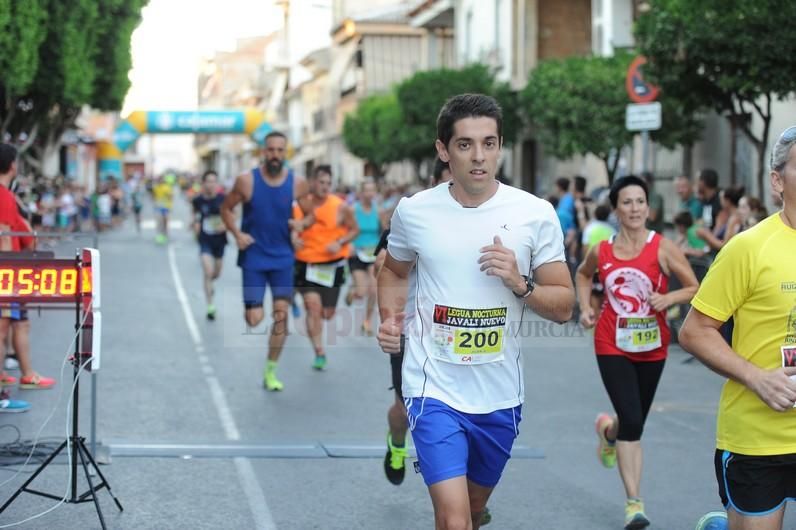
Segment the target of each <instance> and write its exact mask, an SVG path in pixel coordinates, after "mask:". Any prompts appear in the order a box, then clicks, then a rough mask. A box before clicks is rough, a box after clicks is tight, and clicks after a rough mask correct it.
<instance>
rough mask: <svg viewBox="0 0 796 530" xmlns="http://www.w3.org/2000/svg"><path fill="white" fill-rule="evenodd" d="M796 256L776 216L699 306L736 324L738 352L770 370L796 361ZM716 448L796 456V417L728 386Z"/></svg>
mask: <svg viewBox="0 0 796 530" xmlns="http://www.w3.org/2000/svg"><path fill="white" fill-rule="evenodd" d="M794 256H796V230H794V229H792V228H790V227H789V226H787V225H786V224H785V223H783V222H782V219H781V218H780V215H779V213H776V214H774V215H772V216H770V217H768V218H767V219H765V220H764V221H762V222H760V223H758V224H757V225H756V226H754V227H753V228H750V229H749V230H746V231H744V232H742V233H740V234H738V235H737V236H735V237H733V238H732V239H731V240H730V242H729V243H728V244H727V246H725V247H724V248H723V249H722V250H721V252H719V255H718V257H717V258H716V261H715V262H714V263H713V265H712V266H711V267H710V270H709V271H708V274H707V276H706V277H705V279H704V280H703V282H702V285H701V286H700V288H699V292H698V293H697V295H696V296H695V297H694V300H693V301H692V302H691V303H692V305H693V306H694V308H696V309H697V310H699V311H700V312H701V313H704V314H705V315H707V316H709V317H712V318H715V319H716V320H721V321H726V320H727V319H729V318H730V317H731V316H732V317H734V318H735V328H734V330H733V334H732V348H733V350H735V351H736V352H737V353H738V354H739V355H740V356H741V357H743V358H744V359H746V360H748V361H749V362H751V363H753V364H755V365H757V366H759V367H761V368H763V369H766V370H772V369H775V368H778V367H780V366H783V363H784V362H785V357H786V355H785V354H784V353H783V350H786V351H790V352H791V355H793V358H794V360H796V355H794V353H796V267H794V262H793V258H794ZM789 347H791V348H792V349H791V350H787V348H789ZM716 447H717V448H718V449H722V450H727V451H731V452H734V453H740V454H745V455H780V454H790V453H796V409H794V410H790V411H787V412H784V413H783V412H776V411H774V410H772V409H771V408H769V407H768V406H767V405H766V404H765V403H763V401H761V400H760V398H758V397H757V395H756V394H755V393H754V392H752V391H751V390H749V389H748V388H746V387H745V386H743V385H742V384H740V383H737V382H735V381H727V383H725V385H724V388H723V389H722V392H721V400H720V402H719V414H718V419H717V425H716Z"/></svg>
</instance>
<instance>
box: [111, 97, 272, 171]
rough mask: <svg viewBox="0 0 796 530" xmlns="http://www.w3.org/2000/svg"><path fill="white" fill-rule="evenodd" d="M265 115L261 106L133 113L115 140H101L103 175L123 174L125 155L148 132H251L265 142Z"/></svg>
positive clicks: (118, 128) (266, 126) (257, 141)
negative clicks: (240, 108) (254, 107)
mask: <svg viewBox="0 0 796 530" xmlns="http://www.w3.org/2000/svg"><path fill="white" fill-rule="evenodd" d="M271 129H272V128H271V125H270V124H269V123H268V122H267V121H266V120H265V114H264V113H263V112H262V111H259V110H257V109H243V110H215V111H213V110H193V111H142V110H137V111H134V112H132V113H130V115H129V116H127V118H125V119H124V120H122V122H121V123H120V124H119V126H118V127H116V131H114V133H113V140H112V141H110V142H100V143H99V175H100V178H102V179H104V178H106V177H107V176H109V175H112V176H114V177H116V178H121V177H122V157H123V154H124V152H125V151H126V150H127V148H128V147H130V146H131V145H133V144H134V143H135V141H136V140H137V139H138V137H139V136H141V135H142V134H144V133H151V134H184V133H205V134H250V135H251V137H252V139H253V140H254V141H255V142H256V143H257V144H258V145H262V143H263V141H264V140H265V136H266V135H267V134H268V133H269V132H270V131H271Z"/></svg>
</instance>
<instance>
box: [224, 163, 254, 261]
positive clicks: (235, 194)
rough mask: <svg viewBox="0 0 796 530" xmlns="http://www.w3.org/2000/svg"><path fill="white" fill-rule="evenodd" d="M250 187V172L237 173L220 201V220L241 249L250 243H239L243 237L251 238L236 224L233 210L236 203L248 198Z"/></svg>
mask: <svg viewBox="0 0 796 530" xmlns="http://www.w3.org/2000/svg"><path fill="white" fill-rule="evenodd" d="M251 189H252V181H251V174H250V173H244V174H243V175H239V176H238V177H237V178H236V179H235V184H234V185H233V186H232V189H231V190H230V191H229V193H227V195H226V196H225V197H224V202H222V203H221V220H222V221H224V226H225V227H226V228H227V230H229V232H230V233H231V234H232V236H233V237H234V238H235V241H236V242H237V243H238V247H240V248H241V249H243V248H246V247H247V246H249V245H250V244H251V241H250V242H249V243H248V244H247V245H241V243H242V242H243V240H244V239H246V238H248V239H251V236H249V235H248V234H246V233H244V232H242V231H241V230H240V229H239V228H238V227H237V226H236V222H235V211H234V210H235V207H236V206H237V205H238V204H240V203H242V202H245V201H247V200H248V199H249V197H250V195H251Z"/></svg>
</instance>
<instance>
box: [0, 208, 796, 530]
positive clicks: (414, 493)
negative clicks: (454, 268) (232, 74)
mask: <svg viewBox="0 0 796 530" xmlns="http://www.w3.org/2000/svg"><path fill="white" fill-rule="evenodd" d="M145 214H149V216H151V211H148V210H147V211H145ZM176 214H177V215H176V219H175V221H177V222H175V223H174V226H173V231H172V238H171V242H170V244H169V245H168V246H158V245H156V244H155V243H154V231H153V230H152V229H151V226H152V224H153V223H152V222H151V221H150V222H147V223H145V229H144V231H143V233H142V234H141V235H139V234H136V233H135V231H134V230H133V228H132V226H131V224H129V223H128V224H127V225H125V226H123V227H121V228H119V229H117V230H115V231H112V232H109V233H105V234H102V235H101V237H100V242H99V247H100V250H101V254H102V270H103V272H102V288H103V306H104V307H103V326H104V329H103V352H102V369H101V371H100V372H98V373H97V375H96V376H95V377H96V383H97V393H96V397H97V407H96V411H95V412H96V419H97V439H96V442H97V444H98V453H97V454H98V456H99V457H100V458H101V460H102V461H103V462H105V463H104V464H103V465H102V466H101V470H102V472H103V473H104V474H105V476H106V478H107V479H108V481H109V482H110V485H111V487H112V489H113V492H114V494H115V495H117V497H118V498H119V500H120V501H121V503H122V504H123V505H124V512H122V513H119V512H118V511H117V510H116V507H115V506H114V504H113V502H112V500H111V498H110V496H109V495H108V493H107V492H106V491H104V490H102V491H100V492H99V493H98V495H99V498H100V503H101V506H102V509H103V513H104V515H105V520H106V522H107V524H108V527H109V528H120V529H150V528H151V529H161V528H169V529H183V528H185V529H204V528H207V529H216V528H236V529H237V528H255V529H275V528H279V529H313V528H319V529H320V528H323V529H385V530H386V529H396V530H399V529H401V530H402V529H414V528H433V512H432V508H431V502H430V500H429V498H428V495H427V492H426V488H425V487H424V485H423V481H422V478H421V477H420V475H416V474H414V473H413V472H408V473H407V478H406V481H405V482H404V484H403V485H402V486H400V487H395V486H392V485H391V484H389V483H388V482H387V481H386V479H385V478H384V474H383V471H382V458H383V454H384V440H385V435H386V411H387V408H388V406H389V404H390V403H391V400H392V392H391V391H390V390H388V387H389V386H390V376H389V362H388V359H387V357H386V355H385V354H383V353H381V352H380V350H379V349H378V347H377V345H376V342H375V339H374V338H372V337H363V336H361V335H360V334H359V333H358V332H357V331H356V328H357V326H356V325H355V324H353V323H352V322H353V321H354V318H352V313H357V314H359V312H361V307H358V306H355V307H354V308H353V310H352V309H348V308H345V307H344V306H341V307H340V309H339V314H338V316H337V318H336V319H335V321H334V322H333V323H332V324H331V326H330V327H331V328H332V332H331V333H330V334H329V335H328V336H327V343H328V344H329V347H328V354H329V365H328V368H327V370H326V371H325V372H322V373H319V372H316V371H313V370H312V369H311V367H310V365H311V363H312V350H311V348H310V347H309V342H308V340H307V339H306V337H305V335H304V332H303V320H301V319H299V320H298V321H293V322H291V330H292V333H291V335H290V337H289V338H288V342H287V345H286V348H285V351H284V353H283V360H282V362H281V363H280V371H279V373H280V377H281V378H282V380H283V381H284V383H285V390H284V391H283V392H281V393H268V392H266V391H265V390H264V389H263V388H262V386H261V373H262V368H263V365H264V359H265V352H266V344H267V332H266V329H265V325H264V324H263V325H261V326H260V327H259V328H257V329H254V330H247V329H246V327H245V325H244V322H243V318H242V304H241V299H240V272H239V270H238V269H237V267H236V266H235V254H236V250H235V249H234V248H233V247H228V252H227V255H226V257H225V263H224V271H223V274H222V277H221V278H220V279H219V281H218V287H217V297H218V302H217V305H218V307H219V314H218V319H217V320H216V321H214V322H209V321H207V320H206V319H205V316H204V300H203V294H202V289H201V270H200V267H199V260H198V257H197V256H198V250H197V246H196V244H195V243H194V241H193V239H192V237H191V235H190V234H189V233H188V231H187V230H186V229H185V227H184V225H185V222H186V221H187V218H188V211H187V206H186V205H185V203H184V202H182V201H179V202H178V204H177V207H176ZM180 225H183V226H180ZM82 244H83V242H82V241H78V240H72V241H64V242H61V243H59V244H58V245H57V248H58V249H59V253H60V254H61V255H64V256H71V255H73V252H74V248H75V246H79V245H82ZM341 304H342V302H341ZM266 307H268V305H267V306H266ZM31 320H32V326H33V328H32V329H33V333H32V351H33V357H34V364H35V366H36V367H37V369H38V370H39V371H40V372H41V373H44V374H46V375H53V376H56V377H58V376H59V370H60V367H61V366H62V362H63V359H64V357H65V355H66V354H67V352H68V351H70V348H69V343H70V340H71V338H72V333H73V324H74V322H73V321H74V314H73V313H70V312H67V311H57V312H56V311H45V312H42V313H41V314H32V315H31ZM522 333H523V337H524V339H523V343H524V355H525V368H526V370H525V382H526V403H525V405H524V408H523V421H522V423H521V425H520V431H521V433H520V436H519V439H518V440H517V443H516V447H515V451H514V454H513V456H514V458H513V459H512V460H511V461H510V462H509V464H508V467H507V469H506V471H505V473H504V477H503V480H502V481H501V483H500V484H499V486H498V487H497V489H496V491H495V493H494V494H493V497H492V499H491V500H490V502H489V506H490V509H491V511H492V513H493V522H492V524H491V525H490V526H489V527H487V528H494V529H551V528H556V529H564V530H568V529H572V530H574V529H619V528H621V527H622V518H623V507H624V494H623V490H622V486H621V482H620V479H619V476H618V473H617V472H616V471H615V470H605V469H603V468H602V467H601V466H600V464H599V462H598V460H597V458H596V453H595V447H596V437H595V435H594V430H593V421H594V418H595V416H596V414H597V413H598V412H599V411H602V410H610V404H609V402H608V398H607V396H606V395H605V392H604V390H603V388H602V384H601V382H600V379H599V374H598V371H597V366H596V363H595V361H594V355H593V351H592V348H591V336H590V335H589V334H588V333H584V332H582V330H580V329H579V328H577V327H575V326H572V325H567V326H557V325H553V324H548V323H546V322H543V321H541V320H539V319H538V318H536V317H532V319H531V321H530V322H529V323H527V324H526V325H525V327H524V328H523V330H522ZM687 359H689V356H688V355H687V354H685V353H684V352H682V351H681V350H680V349H678V348H677V347H673V348H672V351H671V354H670V358H669V361H668V363H667V366H666V369H665V371H664V375H663V378H662V381H661V384H660V388H659V391H658V395H657V399H656V401H655V404H654V405H653V411H652V413H651V414H650V418H649V420H648V423H647V428H646V431H645V434H644V438H643V445H644V450H645V454H644V456H645V459H644V462H645V469H644V477H643V483H642V492H643V497H644V499H645V501H646V506H647V512H648V515H649V517H650V519H651V520H652V522H653V524H652V526H651V528H653V529H659V530H679V529H691V528H693V527H694V524H695V523H696V521H697V519H699V517H700V516H701V515H702V514H704V513H705V512H708V511H711V510H715V509H719V508H720V505H719V501H718V497H717V493H716V485H715V479H714V477H713V451H714V445H713V441H714V438H713V432H714V423H715V408H716V403H717V399H718V396H719V391H720V388H721V384H722V380H721V379H720V378H719V377H718V376H717V375H715V374H713V373H711V372H709V371H708V370H707V369H705V368H704V367H703V366H701V365H700V364H699V363H697V362H691V363H684V361H686V360H687ZM70 382H71V367H69V366H67V369H66V371H65V372H64V375H63V376H61V377H60V378H59V383H58V385H57V386H56V387H55V388H54V389H52V390H47V391H18V395H21V396H22V397H24V398H26V399H29V401H31V403H32V405H33V408H32V410H31V411H30V412H28V413H25V414H17V415H11V414H6V415H3V416H0V444H2V443H8V442H11V441H13V440H14V438H15V437H16V433H15V431H14V427H16V428H18V429H19V431H20V433H21V436H22V438H24V439H33V438H34V437H35V436H36V435H37V432H40V433H41V434H40V435H41V437H43V438H45V439H46V441H49V442H58V441H61V440H63V439H64V437H65V436H66V428H67V427H66V421H67V416H66V405H67V400H68V398H69V390H70V385H69V383H70ZM81 382H82V384H81V387H80V398H79V402H80V410H81V412H80V419H81V422H80V423H81V428H80V431H81V434H82V435H85V436H89V435H90V421H89V420H90V417H91V415H92V410H91V406H90V405H91V395H90V394H91V392H90V387H91V384H90V383H91V376H90V375H86V376H83V377H81ZM51 413H52V418H51V419H50V421H49V422H48V423H47V424H46V425H44V426H43V424H44V422H45V420H47V418H48V416H49V415H50V414H51ZM18 469H20V467H19V466H10V467H8V466H6V467H0V484H2V485H0V501H4V500H5V499H6V498H8V497H10V496H11V494H12V493H13V492H14V491H15V490H16V489H17V488H18V487H19V486H20V485H21V483H22V482H23V481H24V480H25V478H27V477H28V476H29V472H30V471H32V469H35V467H34V466H28V467H27V468H25V469H24V470H23V471H22V472H21V473H19V474H17V475H15V472H16V471H17V470H18ZM410 469H411V464H410ZM68 475H69V467H68V463H67V461H66V459H63V458H59V459H57V460H56V461H55V462H54V463H53V464H52V465H50V466H48V467H47V468H46V470H45V471H44V472H43V473H42V474H41V475H40V476H39V477H37V479H36V481H35V482H34V484H33V485H32V486H31V487H35V488H36V489H39V490H42V491H46V492H51V493H54V494H57V495H59V496H60V495H63V494H64V493H65V492H66V491H67V486H68ZM86 488H87V486H86V482H85V480H83V478H82V477H81V478H80V480H79V490H80V491H81V492H82V491H85V489H86ZM56 504H57V501H53V500H50V499H46V498H42V497H38V496H34V495H31V494H29V493H23V494H22V495H21V496H20V497H18V498H17V499H16V500H15V501H14V502H13V503H12V504H11V506H10V507H9V508H8V509H7V510H6V511H5V512H4V513H2V514H0V528H2V527H4V526H3V525H8V524H11V523H14V522H16V521H20V520H23V519H26V518H28V517H30V516H33V515H36V514H38V513H40V512H43V511H45V510H47V509H49V508H51V507H53V506H54V505H56ZM19 528H36V529H38V528H47V529H73V528H81V529H89V528H99V520H98V517H97V514H96V511H95V509H94V507H93V505H92V504H91V503H86V504H77V505H76V504H62V505H61V506H58V507H57V508H55V509H54V510H52V511H51V512H49V513H47V514H45V515H43V516H41V517H40V518H38V519H35V520H32V521H29V522H27V523H24V524H22V525H20V526H19ZM786 528H796V516H794V515H793V514H792V513H791V514H789V515H788V516H787V517H786Z"/></svg>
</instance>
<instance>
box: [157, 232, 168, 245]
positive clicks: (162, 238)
mask: <svg viewBox="0 0 796 530" xmlns="http://www.w3.org/2000/svg"><path fill="white" fill-rule="evenodd" d="M168 241H169V239H168V238H167V237H166V236H164V235H163V234H158V235H156V236H155V243H157V244H158V245H165V244H166V243H168Z"/></svg>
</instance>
